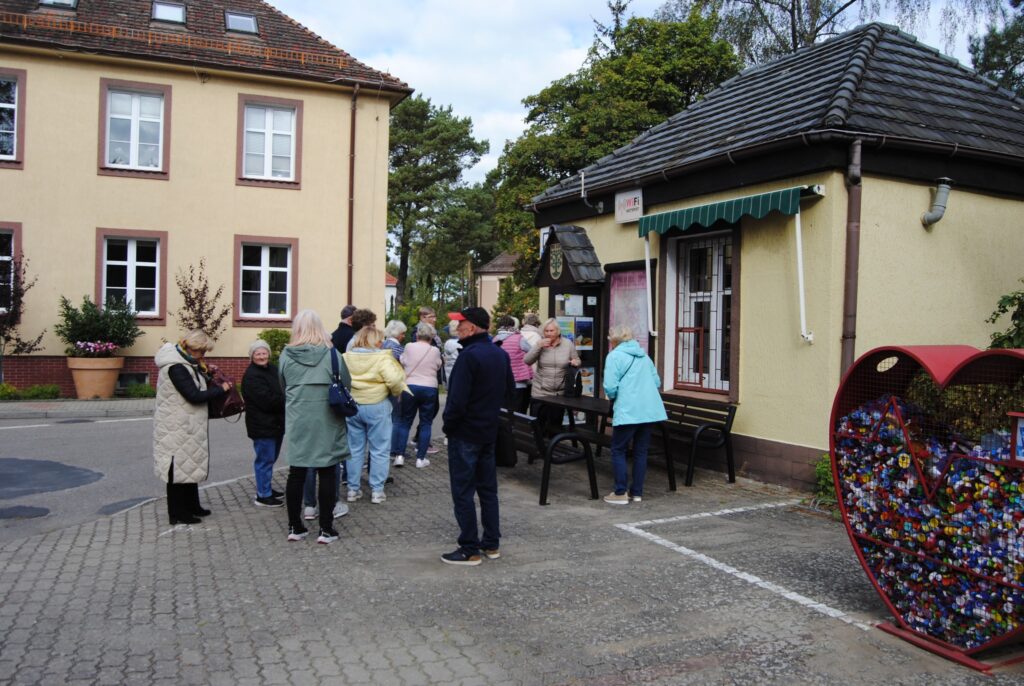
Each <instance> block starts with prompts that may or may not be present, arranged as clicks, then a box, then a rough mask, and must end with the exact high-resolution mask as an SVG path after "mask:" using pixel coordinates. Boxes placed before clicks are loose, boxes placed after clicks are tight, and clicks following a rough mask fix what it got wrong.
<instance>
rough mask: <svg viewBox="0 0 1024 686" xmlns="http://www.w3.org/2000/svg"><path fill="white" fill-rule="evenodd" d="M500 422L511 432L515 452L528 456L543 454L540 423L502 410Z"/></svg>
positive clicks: (522, 415)
mask: <svg viewBox="0 0 1024 686" xmlns="http://www.w3.org/2000/svg"><path fill="white" fill-rule="evenodd" d="M501 421H502V422H503V423H504V424H505V425H506V426H507V427H508V429H509V431H511V433H512V441H513V443H514V444H515V446H516V450H518V451H519V452H521V453H526V454H528V455H530V454H532V455H537V456H540V455H543V454H544V439H543V436H542V435H541V427H540V422H538V421H537V418H536V417H531V416H530V415H528V414H520V413H519V412H511V411H509V410H507V409H505V408H502V409H501Z"/></svg>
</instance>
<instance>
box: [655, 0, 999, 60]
mask: <svg viewBox="0 0 1024 686" xmlns="http://www.w3.org/2000/svg"><path fill="white" fill-rule="evenodd" d="M931 7H932V3H930V2H922V1H921V0H668V2H666V3H665V4H664V5H662V6H661V7H660V8H659V9H658V10H657V11H656V12H655V14H654V16H655V18H656V19H659V20H662V21H681V20H682V19H684V18H686V17H689V16H691V14H692V13H693V12H697V13H699V14H700V15H702V16H706V17H718V18H720V22H719V30H718V35H719V36H720V37H722V38H725V39H726V40H728V41H729V42H730V43H732V45H733V47H735V48H736V51H737V52H738V53H739V55H740V57H741V58H742V59H743V61H744V63H746V64H758V63H761V62H767V61H769V60H772V59H775V58H776V57H779V56H781V55H785V54H787V53H791V52H796V51H797V50H799V49H800V48H802V47H806V46H808V45H813V44H814V43H816V42H818V41H819V40H822V39H825V38H828V37H830V36H834V35H836V34H838V33H842V32H843V31H845V30H846V29H848V28H850V27H851V26H853V25H855V24H858V23H863V22H865V21H870V20H874V19H877V18H878V17H879V16H880V15H881V14H882V11H883V10H887V11H889V12H891V13H892V14H894V15H895V21H896V23H897V24H898V25H899V26H900V27H901V28H904V29H906V30H908V31H911V32H912V31H913V30H914V28H915V27H916V26H917V25H919V24H920V22H921V21H927V20H928V14H929V11H930V10H931ZM1002 10H1003V0H942V3H941V6H940V10H939V12H940V22H941V24H940V26H941V28H942V37H943V40H944V42H945V44H946V46H947V47H950V46H952V43H953V40H954V39H955V38H956V36H957V34H958V33H959V31H960V30H962V29H963V28H965V27H969V26H976V25H977V24H978V22H979V21H980V20H981V19H982V18H986V17H987V18H989V19H994V18H996V17H998V16H999V15H1000V13H1001V12H1002Z"/></svg>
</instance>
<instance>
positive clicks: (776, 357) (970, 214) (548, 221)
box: [534, 24, 1024, 486]
mask: <svg viewBox="0 0 1024 686" xmlns="http://www.w3.org/2000/svg"><path fill="white" fill-rule="evenodd" d="M1022 107H1024V102H1022V101H1021V100H1020V99H1018V98H1016V97H1014V96H1013V94H1011V93H1009V92H1008V91H1005V90H1002V89H999V88H997V87H995V86H994V85H993V84H992V83H991V82H988V81H985V80H983V79H981V78H980V77H978V76H977V75H976V74H975V73H974V72H972V71H970V70H969V69H967V68H965V67H963V66H961V65H960V64H959V63H957V62H956V61H954V60H951V59H949V58H946V57H944V56H942V55H940V54H938V53H937V52H936V51H934V50H932V49H930V48H928V47H926V46H922V45H920V44H919V43H917V42H916V41H915V40H914V39H913V37H911V36H907V35H906V34H903V33H901V32H899V31H897V30H896V29H894V28H892V27H888V26H883V25H878V24H875V25H869V26H866V27H862V28H860V29H857V30H855V31H852V32H850V33H847V34H844V35H842V36H839V37H837V38H835V39H832V40H830V41H828V42H826V43H823V44H820V45H817V46H814V47H812V48H809V49H805V50H802V51H800V52H799V53H796V54H795V55H791V56H788V57H785V58H782V59H780V60H778V61H776V62H772V63H769V64H766V65H762V66H759V67H757V68H753V69H749V70H747V71H745V72H743V73H742V74H741V75H739V76H737V77H736V78H734V79H732V80H731V81H729V82H727V83H726V84H724V85H723V86H721V87H720V88H719V89H717V90H716V91H714V92H712V93H710V94H709V95H708V96H707V97H706V98H705V99H704V100H703V101H701V102H699V103H698V104H696V105H694V106H692V107H691V108H689V109H687V110H686V111H684V112H682V113H680V114H679V115H677V116H675V117H672V118H671V119H669V120H668V121H667V122H665V123H664V124H662V125H659V126H657V127H655V128H654V129H652V130H650V131H648V132H646V133H644V134H643V135H641V136H640V137H638V138H637V139H636V140H635V141H634V142H633V143H632V144H630V145H629V146H626V147H625V148H622V149H620V150H618V151H616V153H615V154H614V155H612V156H609V157H607V158H604V159H602V160H600V161H598V162H597V163H595V164H594V165H593V166H592V167H589V168H587V169H586V170H584V172H585V179H586V189H587V197H586V198H585V199H584V200H583V201H581V200H580V192H581V190H580V187H581V183H580V178H579V177H576V178H574V179H571V180H568V181H566V182H563V183H562V184H560V185H558V186H555V187H553V188H550V189H548V190H547V191H546V192H545V193H544V194H542V195H541V196H539V197H538V198H536V199H535V206H534V209H535V211H536V212H537V215H536V216H537V225H538V227H545V226H548V225H559V226H561V225H576V226H577V227H579V228H578V229H576V230H574V231H573V232H570V231H565V230H558V231H556V232H554V235H555V236H563V237H572V238H573V240H574V241H575V240H577V235H578V234H579V232H583V233H584V234H585V236H586V237H587V238H589V242H588V243H587V245H591V244H592V246H593V250H592V251H590V252H586V253H585V254H587V255H596V259H597V260H598V262H597V264H598V265H600V266H601V267H603V270H604V274H603V275H602V274H601V273H600V272H598V277H597V279H596V280H595V279H593V278H589V279H574V278H573V274H574V273H576V272H574V271H573V270H574V269H575V270H577V271H579V266H578V265H577V264H576V261H578V260H579V259H580V258H579V256H578V255H579V253H580V251H579V250H578V249H574V246H572V245H561V244H559V243H558V242H557V240H554V239H552V238H551V237H549V238H548V240H547V249H546V250H545V253H544V256H543V258H542V265H541V275H542V276H544V278H545V279H547V281H549V282H552V280H553V282H556V283H557V286H554V287H551V288H546V289H543V291H542V293H541V306H542V308H546V311H547V312H550V313H554V314H568V309H569V298H570V295H567V294H579V295H577V296H575V297H579V298H581V302H580V305H577V306H576V307H577V309H578V310H579V312H580V314H582V315H585V316H584V320H586V319H589V318H590V317H593V318H594V320H595V321H594V328H595V330H596V335H594V336H593V339H594V341H595V344H596V345H597V346H598V350H597V351H596V352H597V353H598V357H599V358H600V357H601V356H603V354H604V353H605V352H606V351H605V350H604V349H603V347H602V342H603V339H604V336H603V335H600V331H601V330H607V327H608V326H609V325H615V324H623V323H625V324H630V325H632V326H633V328H634V330H635V331H637V333H638V334H639V335H638V338H640V339H641V342H642V343H643V344H644V345H647V346H648V350H649V352H650V354H651V355H652V356H653V357H654V359H655V361H656V363H657V366H658V368H659V370H660V372H661V376H662V379H663V384H664V386H663V390H664V391H665V392H667V393H675V394H680V395H684V396H685V395H696V396H700V397H704V398H710V399H719V400H721V401H722V402H732V403H735V404H736V405H737V406H738V409H737V414H736V421H735V425H734V434H735V441H734V445H735V448H736V459H737V467H738V469H739V470H740V473H743V474H746V475H749V476H755V477H758V478H762V479H767V480H772V481H777V482H781V483H786V484H790V485H796V486H808V485H810V484H812V483H813V469H812V465H813V463H814V462H815V461H817V459H818V458H819V457H820V456H821V455H822V454H823V453H826V452H827V451H828V445H829V426H828V422H829V416H830V411H831V407H832V401H833V397H834V395H835V392H836V389H837V388H838V386H839V382H840V379H841V377H842V375H843V373H844V372H845V371H846V369H848V368H849V366H850V365H851V364H852V362H853V361H854V360H855V359H856V358H857V357H859V356H860V355H861V354H863V353H865V352H867V351H868V350H871V349H872V348H875V347H877V346H883V345H902V344H968V345H972V346H977V347H981V348H984V347H987V345H988V343H989V336H990V334H991V333H992V331H993V330H994V327H993V326H991V325H989V324H986V323H985V319H986V317H987V316H988V315H989V314H990V313H991V312H992V310H993V309H994V308H995V305H996V302H997V300H998V299H999V297H1000V296H1001V295H1003V294H1005V293H1007V292H1010V291H1012V290H1016V289H1017V288H1019V282H1018V280H1019V279H1020V278H1021V276H1022V275H1024V268H1022V266H1021V255H1024V162H1022V160H1024V113H1022ZM950 180H952V182H950ZM922 215H927V217H923V216H922ZM648 241H649V243H648ZM648 255H649V258H648ZM567 267H572V268H573V269H569V268H567ZM648 268H649V269H650V271H649V272H648ZM591 269H592V267H591ZM556 273H557V274H558V276H557V277H556V276H554V275H555V274H556ZM648 274H649V276H648ZM602 276H603V278H601V277H602ZM542 280H543V279H542ZM591 297H592V298H593V299H594V300H593V303H594V307H593V309H592V311H588V310H586V309H584V306H585V305H587V304H589V303H590V300H589V299H587V300H583V299H584V298H591ZM648 308H649V310H648ZM648 311H649V312H650V315H648ZM600 364H601V363H600V359H598V360H597V361H596V366H597V367H598V370H599V368H600ZM706 457H707V459H706V460H705V464H707V465H709V466H713V467H715V468H718V469H724V460H722V459H721V458H720V457H719V456H715V455H710V456H706Z"/></svg>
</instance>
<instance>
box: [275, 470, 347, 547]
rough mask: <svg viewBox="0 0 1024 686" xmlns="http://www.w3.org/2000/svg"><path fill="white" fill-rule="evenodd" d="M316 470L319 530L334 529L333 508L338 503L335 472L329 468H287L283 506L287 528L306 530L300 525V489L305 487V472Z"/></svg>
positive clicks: (303, 525)
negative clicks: (285, 507) (284, 507)
mask: <svg viewBox="0 0 1024 686" xmlns="http://www.w3.org/2000/svg"><path fill="white" fill-rule="evenodd" d="M307 469H316V475H317V477H318V478H317V501H318V505H319V507H320V528H321V529H333V528H334V506H335V505H336V504H337V503H338V484H337V482H336V481H335V477H336V475H337V472H336V471H335V470H336V468H335V467H334V466H333V465H332V466H330V467H289V468H288V481H287V483H286V485H285V487H284V497H285V505H286V506H287V509H288V526H290V527H291V528H292V529H294V530H295V531H302V530H304V529H305V528H306V526H305V524H303V523H302V489H303V487H304V486H305V485H306V470H307Z"/></svg>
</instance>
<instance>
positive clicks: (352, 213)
mask: <svg viewBox="0 0 1024 686" xmlns="http://www.w3.org/2000/svg"><path fill="white" fill-rule="evenodd" d="M358 99H359V84H358V83H357V84H356V86H355V88H354V89H353V90H352V122H351V126H350V132H349V143H348V291H346V292H345V302H354V301H355V298H354V297H353V295H352V273H353V270H354V268H355V259H354V258H353V255H352V251H353V250H354V249H355V248H354V246H355V232H356V227H355V223H356V101H357V100H358ZM371 202H372V198H371ZM371 271H372V270H371Z"/></svg>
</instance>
